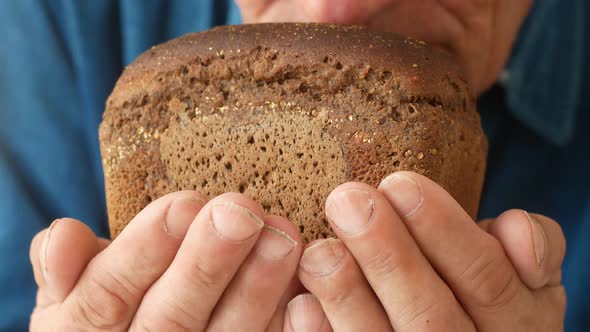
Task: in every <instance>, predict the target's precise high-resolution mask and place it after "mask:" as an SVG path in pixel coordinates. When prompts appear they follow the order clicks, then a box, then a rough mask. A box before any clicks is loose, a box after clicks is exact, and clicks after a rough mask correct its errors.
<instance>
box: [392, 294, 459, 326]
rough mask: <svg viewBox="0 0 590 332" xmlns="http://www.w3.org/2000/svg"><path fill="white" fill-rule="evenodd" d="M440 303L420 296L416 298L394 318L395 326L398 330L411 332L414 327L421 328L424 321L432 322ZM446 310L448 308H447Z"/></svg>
mask: <svg viewBox="0 0 590 332" xmlns="http://www.w3.org/2000/svg"><path fill="white" fill-rule="evenodd" d="M440 308H441V303H440V302H437V301H433V300H432V299H427V298H425V297H422V296H416V297H415V298H414V299H412V300H411V301H410V302H409V303H408V304H407V305H406V306H405V308H404V310H402V311H400V312H399V315H398V316H397V317H396V319H395V321H396V326H397V327H398V328H399V329H400V330H406V329H407V330H409V331H413V330H414V329H415V327H418V326H423V325H424V324H423V323H424V321H428V320H432V319H433V318H434V317H436V316H437V315H438V314H437V312H438V311H440ZM447 310H448V308H447Z"/></svg>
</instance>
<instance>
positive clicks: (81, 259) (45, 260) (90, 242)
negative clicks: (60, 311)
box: [30, 218, 100, 307]
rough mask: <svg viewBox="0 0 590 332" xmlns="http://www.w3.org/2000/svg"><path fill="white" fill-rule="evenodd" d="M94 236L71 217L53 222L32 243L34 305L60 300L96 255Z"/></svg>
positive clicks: (96, 243) (97, 249)
mask: <svg viewBox="0 0 590 332" xmlns="http://www.w3.org/2000/svg"><path fill="white" fill-rule="evenodd" d="M99 250H100V248H99V243H98V239H97V237H96V235H94V233H93V232H92V230H91V229H90V228H88V226H86V225H85V224H84V223H82V222H80V221H78V220H75V219H70V218H63V219H57V220H55V221H54V222H53V223H52V224H51V225H50V226H49V228H47V229H45V230H43V231H42V232H40V233H38V234H37V235H36V236H35V237H34V238H33V241H32V242H31V250H30V257H31V264H32V265H33V272H34V275H35V281H36V282H37V285H38V286H39V296H38V297H37V300H38V301H39V302H40V303H38V304H37V305H39V306H42V307H43V306H47V305H50V304H52V303H57V302H61V301H63V300H64V299H65V298H66V296H67V295H68V294H69V293H70V291H71V290H72V288H73V287H74V285H75V284H76V282H77V281H78V278H79V277H80V274H81V273H82V271H84V268H86V265H88V262H90V260H91V259H92V258H93V257H94V256H95V255H96V254H97V253H98V252H99Z"/></svg>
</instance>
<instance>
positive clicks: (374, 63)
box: [109, 23, 474, 108]
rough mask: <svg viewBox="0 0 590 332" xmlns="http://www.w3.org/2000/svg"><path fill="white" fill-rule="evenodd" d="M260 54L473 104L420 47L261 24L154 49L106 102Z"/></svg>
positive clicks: (448, 67)
mask: <svg viewBox="0 0 590 332" xmlns="http://www.w3.org/2000/svg"><path fill="white" fill-rule="evenodd" d="M260 49H263V50H266V51H269V52H273V53H280V54H281V55H282V57H283V61H286V62H288V63H289V64H290V65H292V66H294V67H296V66H308V65H312V64H315V63H321V62H327V61H329V60H330V61H331V60H333V59H336V61H337V64H335V65H339V66H350V67H370V68H373V69H377V70H381V71H386V72H387V71H389V72H394V73H395V75H396V77H397V78H398V79H399V84H400V86H399V90H400V93H401V94H406V95H408V96H413V97H415V98H416V97H422V98H427V99H434V100H436V101H437V102H440V103H442V104H445V105H446V106H448V107H451V108H455V107H457V106H458V105H460V104H461V103H464V102H465V100H464V98H466V97H467V98H470V99H472V100H473V99H474V97H473V95H472V93H471V91H470V90H469V89H468V88H467V84H464V83H465V79H464V76H463V75H462V73H461V70H460V68H459V66H458V65H457V63H456V62H455V61H454V60H453V59H452V58H451V56H450V54H449V53H447V52H446V51H443V50H442V49H438V48H434V47H431V46H428V45H427V44H426V43H424V42H422V41H418V40H415V39H412V38H408V37H402V36H400V35H398V34H395V33H390V32H374V31H371V30H369V29H367V28H365V27H362V26H342V25H332V24H319V23H263V24H245V25H233V26H220V27H216V28H213V29H211V30H207V31H204V32H197V33H190V34H187V35H184V36H182V37H179V38H176V39H173V40H171V41H168V42H166V43H163V44H160V45H157V46H154V47H152V48H151V49H150V50H148V51H146V52H145V53H143V54H142V55H141V56H139V57H138V58H137V59H136V60H135V61H134V62H133V63H132V64H130V65H129V66H128V67H127V68H126V69H125V71H124V72H123V74H122V75H121V77H120V79H119V80H118V82H117V84H116V86H115V88H114V90H113V93H112V95H111V96H110V98H109V100H110V102H112V103H114V104H115V105H116V104H118V101H120V99H121V100H127V99H128V96H129V94H134V93H142V92H143V91H141V90H143V89H144V88H143V86H142V83H143V84H147V83H149V82H150V81H152V80H153V79H154V78H155V77H156V76H157V75H158V74H160V73H163V72H174V71H178V70H181V69H182V68H183V67H184V66H186V65H187V64H188V63H191V62H195V61H200V62H201V63H208V62H209V61H211V60H212V59H219V58H222V59H224V58H231V57H238V56H243V55H244V54H248V53H251V52H253V51H256V50H260ZM267 74H268V73H267V72H259V73H256V72H255V73H254V75H255V76H254V79H267ZM212 79H215V78H214V77H212ZM458 81H459V82H461V83H460V84H457V82H458ZM449 82H451V84H449ZM131 83H133V84H131ZM136 89H139V91H137V90H136Z"/></svg>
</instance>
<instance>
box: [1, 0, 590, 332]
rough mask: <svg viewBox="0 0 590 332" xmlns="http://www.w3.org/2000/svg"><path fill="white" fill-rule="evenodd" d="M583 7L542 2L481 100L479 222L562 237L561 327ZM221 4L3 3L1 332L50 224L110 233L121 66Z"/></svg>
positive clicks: (583, 72) (25, 291)
mask: <svg viewBox="0 0 590 332" xmlns="http://www.w3.org/2000/svg"><path fill="white" fill-rule="evenodd" d="M588 9H589V8H588V5H587V4H585V3H584V0H572V1H569V2H567V3H565V2H563V1H561V2H560V1H558V0H540V1H536V2H535V9H534V11H533V13H532V14H531V16H530V17H529V19H528V21H527V23H526V25H525V27H524V29H523V32H522V34H521V36H520V38H519V42H518V45H517V47H516V48H515V50H514V54H513V56H512V58H511V61H510V63H509V65H508V70H507V73H508V74H507V75H506V77H507V79H506V80H504V81H502V84H501V85H498V86H496V87H495V88H494V89H492V90H491V91H490V92H489V93H487V94H486V95H485V96H483V97H482V98H481V99H480V102H479V104H480V105H479V106H480V111H481V114H482V120H483V123H484V127H485V130H486V133H487V134H488V135H489V138H490V156H489V164H488V174H487V179H486V187H485V192H484V197H483V201H482V207H481V216H482V217H490V216H496V215H498V214H499V213H501V212H502V211H504V210H506V209H509V208H513V207H519V208H523V209H527V210H529V211H534V212H539V213H543V214H546V215H548V216H551V217H553V218H554V219H556V220H558V221H559V222H560V223H561V225H562V227H563V229H564V232H565V234H566V237H567V239H568V245H567V250H568V255H567V258H566V262H565V265H564V274H563V276H564V282H565V284H566V287H567V293H568V300H569V303H568V312H567V322H566V326H567V330H569V331H576V330H580V331H582V330H585V327H586V326H588V325H589V323H590V320H589V315H588V313H589V312H588V309H587V308H586V306H585V305H584V304H585V302H586V301H585V300H586V298H585V297H586V296H590V292H589V291H590V286H589V285H588V283H586V280H590V245H589V244H588V243H587V240H588V239H590V221H589V220H588V219H589V218H590V176H589V175H588V174H587V173H588V171H589V170H590V157H589V156H588V155H587V154H588V152H589V149H588V146H590V114H589V112H588V110H589V109H590V105H589V104H588V101H587V100H585V99H584V98H582V91H587V88H588V87H590V81H589V79H588V78H590V72H589V68H588V66H587V65H588V61H587V60H586V59H589V58H590V57H589V55H590V53H589V52H590V50H589V49H588V47H589V46H588V45H590V34H586V32H590V27H589V26H588V23H587V22H586V20H585V18H586V17H588V14H589V11H588ZM239 21H240V17H239V12H238V10H237V7H236V6H235V4H233V2H230V1H229V0H227V1H220V0H202V1H199V0H174V1H155V0H150V1H148V0H127V1H115V0H101V1H67V0H63V1H62V0H54V1H49V0H48V1H34V0H20V1H16V0H15V1H0V35H1V36H3V41H2V42H1V43H0V331H19V330H26V329H27V326H28V320H29V315H30V313H31V310H32V308H33V306H34V301H35V292H36V288H35V283H34V280H33V276H32V271H31V268H30V263H29V259H28V248H29V244H30V241H31V239H32V237H33V236H34V235H35V234H36V233H37V232H39V231H40V230H42V229H43V228H45V227H47V226H48V225H49V223H50V222H51V221H52V220H53V219H55V218H58V217H62V216H70V217H73V218H77V219H80V220H83V221H84V222H86V223H87V224H88V225H89V226H90V227H91V228H92V229H93V230H94V231H95V232H96V233H97V234H99V235H102V236H106V235H107V228H106V225H107V224H106V222H107V218H106V213H105V201H104V188H103V185H104V184H103V175H102V168H101V164H100V154H99V150H98V139H97V137H98V134H97V127H98V124H99V122H100V120H101V115H102V111H103V109H104V103H105V101H106V98H107V96H108V94H109V93H110V91H111V89H112V87H113V85H114V83H115V81H116V79H117V78H118V76H119V75H120V73H121V71H122V70H123V68H124V66H125V65H127V64H129V63H130V62H131V61H133V59H134V58H135V57H136V56H138V55H139V54H140V53H141V52H143V51H144V50H146V49H148V48H149V47H151V46H152V45H154V44H157V43H161V42H163V41H165V40H168V39H171V38H174V37H177V36H179V35H182V34H185V33H188V32H193V31H199V30H204V29H207V28H209V27H211V26H214V25H218V24H234V23H239Z"/></svg>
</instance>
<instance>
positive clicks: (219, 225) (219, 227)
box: [210, 202, 264, 242]
mask: <svg viewBox="0 0 590 332" xmlns="http://www.w3.org/2000/svg"><path fill="white" fill-rule="evenodd" d="M210 223H211V226H212V227H213V231H214V232H215V234H217V236H219V237H220V238H222V239H224V240H229V241H233V242H241V241H245V240H247V239H249V238H251V237H252V236H254V235H255V234H257V233H258V232H259V231H260V230H261V229H262V227H263V226H264V222H263V221H262V220H261V219H260V218H259V217H258V216H257V215H255V214H254V212H252V211H250V210H248V209H246V208H245V207H243V206H240V205H238V204H236V203H234V202H223V203H217V204H214V205H213V206H212V207H211V222H210Z"/></svg>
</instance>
